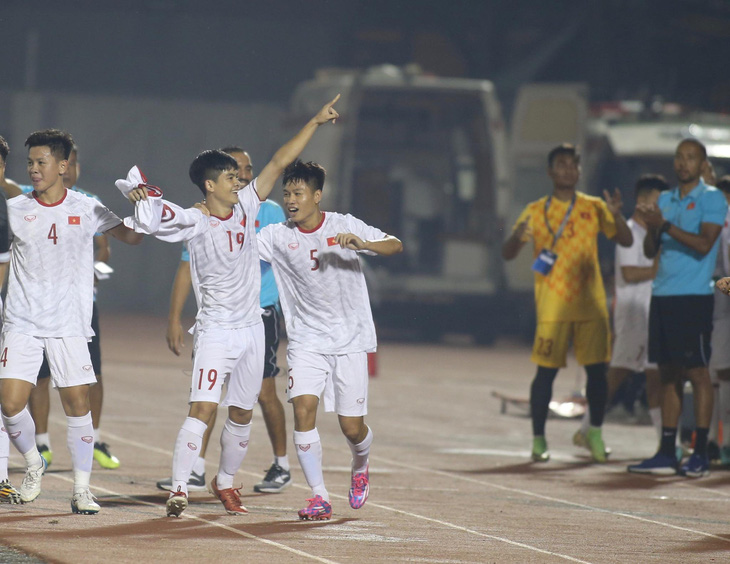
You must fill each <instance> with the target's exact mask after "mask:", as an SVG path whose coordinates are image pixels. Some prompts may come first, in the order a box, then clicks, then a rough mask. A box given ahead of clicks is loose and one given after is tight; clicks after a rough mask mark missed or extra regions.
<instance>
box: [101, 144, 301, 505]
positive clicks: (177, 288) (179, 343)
mask: <svg viewBox="0 0 730 564" xmlns="http://www.w3.org/2000/svg"><path fill="white" fill-rule="evenodd" d="M221 151H223V152H224V153H228V154H229V155H231V156H232V157H233V158H234V159H236V162H237V163H238V180H239V182H240V183H241V185H242V186H246V185H247V184H248V183H249V182H251V181H252V180H253V178H254V169H253V164H252V161H251V156H250V155H249V154H248V152H246V151H244V150H243V149H242V148H241V147H236V146H228V147H224V148H222V149H221ZM285 220H286V217H285V216H284V210H283V209H282V208H281V206H279V204H277V203H276V202H274V201H273V200H266V201H264V202H261V208H260V209H259V213H258V215H257V216H256V231H259V230H260V229H261V228H263V227H265V226H266V225H268V224H269V223H281V222H282V221H285ZM191 285H192V279H191V277H190V254H189V253H188V250H187V247H185V246H184V245H183V252H182V256H181V260H180V263H179V265H178V268H177V272H176V273H175V280H174V282H173V284H172V292H171V295H170V313H169V317H168V325H167V335H166V337H167V345H168V347H169V348H170V350H171V351H172V352H173V353H175V354H176V355H177V356H180V352H181V350H182V348H183V347H184V346H185V343H184V332H183V328H182V324H181V320H180V319H181V316H182V312H183V306H184V305H185V301H186V300H187V298H188V295H189V293H190V288H191ZM260 305H261V308H262V309H263V313H262V315H261V319H263V322H264V335H265V354H264V379H263V382H262V383H261V392H260V393H259V405H260V406H261V413H262V414H263V416H264V424H265V425H266V431H267V432H268V435H269V439H270V441H271V446H272V449H273V451H274V452H273V454H274V460H273V462H272V464H271V466H270V467H269V469H268V470H267V471H266V474H265V476H264V479H263V480H262V481H260V482H259V483H257V484H255V485H254V487H253V489H254V491H255V492H260V493H280V492H282V491H284V490H285V489H286V488H287V487H289V486H291V484H292V481H291V472H290V468H289V457H288V456H287V453H286V414H285V411H284V405H283V404H282V403H281V400H280V399H279V396H278V395H277V393H276V380H275V379H276V375H277V374H278V373H279V367H278V366H277V362H276V355H277V351H278V348H279V317H280V306H279V292H278V290H277V289H276V281H275V280H274V273H273V272H272V271H271V265H270V264H269V263H267V262H263V261H262V262H261V300H260ZM92 407H93V406H92ZM216 413H217V411H213V413H212V414H211V419H210V421H207V422H206V423H207V424H208V427H207V428H206V430H205V433H204V434H203V442H202V445H201V448H200V452H199V453H198V459H197V460H196V461H195V464H194V465H193V470H192V472H191V473H190V478H189V479H188V491H205V490H206V488H207V485H206V481H205V453H206V451H207V448H208V442H209V439H210V436H211V434H212V431H213V427H214V426H215V421H216ZM157 487H158V488H159V489H161V490H164V491H170V490H171V489H172V477H170V478H166V479H164V480H160V481H159V482H157Z"/></svg>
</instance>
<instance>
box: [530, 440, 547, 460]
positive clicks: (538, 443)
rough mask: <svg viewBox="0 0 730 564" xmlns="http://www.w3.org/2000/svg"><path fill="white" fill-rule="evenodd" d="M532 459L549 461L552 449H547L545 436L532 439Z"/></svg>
mask: <svg viewBox="0 0 730 564" xmlns="http://www.w3.org/2000/svg"><path fill="white" fill-rule="evenodd" d="M532 460H533V461H534V462H547V461H548V460H550V451H548V449H547V441H546V440H545V437H535V438H533V439H532Z"/></svg>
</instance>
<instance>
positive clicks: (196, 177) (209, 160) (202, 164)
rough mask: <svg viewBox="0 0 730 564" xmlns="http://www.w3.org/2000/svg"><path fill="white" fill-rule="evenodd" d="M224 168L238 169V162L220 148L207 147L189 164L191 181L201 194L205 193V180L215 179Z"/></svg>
mask: <svg viewBox="0 0 730 564" xmlns="http://www.w3.org/2000/svg"><path fill="white" fill-rule="evenodd" d="M226 170H236V171H237V170H238V163H237V162H236V159H234V158H233V157H232V156H231V155H229V154H228V153H225V152H223V151H221V150H220V149H209V150H207V151H203V152H202V153H200V154H199V155H198V156H197V157H195V159H194V160H193V162H192V163H191V164H190V170H189V171H188V174H189V175H190V180H192V181H193V184H195V185H196V186H197V187H198V188H200V191H201V192H203V195H205V194H207V192H206V190H205V181H206V180H216V179H217V178H218V177H219V176H220V174H221V172H223V171H226Z"/></svg>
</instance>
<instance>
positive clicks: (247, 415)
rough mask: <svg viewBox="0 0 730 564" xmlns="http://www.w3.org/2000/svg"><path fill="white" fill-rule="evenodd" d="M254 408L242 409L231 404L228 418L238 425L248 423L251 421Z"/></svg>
mask: <svg viewBox="0 0 730 564" xmlns="http://www.w3.org/2000/svg"><path fill="white" fill-rule="evenodd" d="M252 417H253V410H251V409H241V408H240V407H234V406H230V407H229V408H228V418H229V419H230V420H231V421H233V422H234V423H236V424H237V425H248V424H249V423H251V419H252Z"/></svg>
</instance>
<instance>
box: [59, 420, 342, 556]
mask: <svg viewBox="0 0 730 564" xmlns="http://www.w3.org/2000/svg"><path fill="white" fill-rule="evenodd" d="M106 434H107V435H109V433H106ZM46 477H50V478H56V479H58V480H63V481H64V482H68V483H70V484H73V479H72V478H68V477H66V476H62V475H60V474H46ZM91 488H92V489H94V490H97V491H100V492H104V493H106V494H109V495H114V496H117V497H120V498H125V499H129V500H131V501H134V502H135V503H140V504H142V505H149V506H150V507H154V508H157V509H159V507H160V504H158V503H152V502H149V501H144V500H141V499H138V498H136V497H134V496H130V495H125V494H122V493H119V492H115V491H113V490H109V489H107V488H102V487H99V486H91ZM182 517H183V518H185V519H193V520H195V521H201V522H203V523H206V524H208V525H212V526H214V527H218V528H219V529H224V530H226V531H228V532H231V533H234V534H236V535H239V536H242V537H245V538H247V539H250V540H255V541H258V542H261V543H263V544H267V545H269V546H273V547H274V548H278V549H280V550H284V551H286V552H291V553H293V554H296V555H297V556H302V557H304V558H309V559H310V560H315V561H317V562H323V563H325V564H338V563H337V562H335V561H334V560H327V559H326V558H322V557H321V556H315V555H314V554H309V553H308V552H304V551H302V550H297V549H296V548H291V547H289V546H286V545H285V544H280V543H278V542H274V541H272V540H269V539H265V538H262V537H257V536H256V535H252V534H251V533H247V532H246V531H240V530H238V529H234V528H233V527H229V526H228V525H224V524H222V523H217V522H215V521H209V520H208V519H204V518H203V517H198V516H197V515H191V514H183V515H182ZM170 519H172V517H170Z"/></svg>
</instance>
